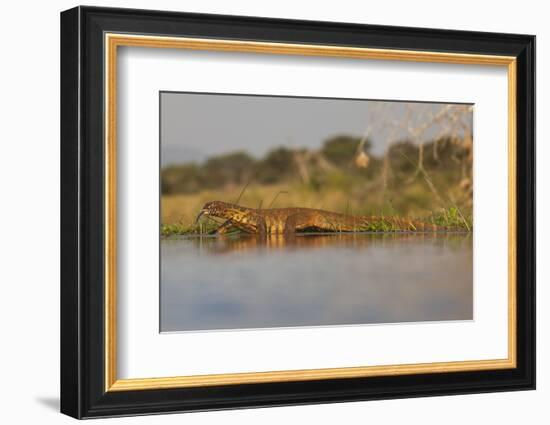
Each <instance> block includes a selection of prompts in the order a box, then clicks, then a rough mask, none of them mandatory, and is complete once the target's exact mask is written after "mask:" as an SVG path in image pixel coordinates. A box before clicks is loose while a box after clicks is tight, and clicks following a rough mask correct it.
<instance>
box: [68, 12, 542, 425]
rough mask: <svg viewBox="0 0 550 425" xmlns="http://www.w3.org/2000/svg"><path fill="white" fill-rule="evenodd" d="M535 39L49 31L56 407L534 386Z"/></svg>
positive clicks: (137, 409) (92, 15)
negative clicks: (57, 320)
mask: <svg viewBox="0 0 550 425" xmlns="http://www.w3.org/2000/svg"><path fill="white" fill-rule="evenodd" d="M534 70H535V37H534V36H530V35H518V34H495V33H479V32H464V31H450V30H437V29H418V28H402V27H391V26H369V25H355V24H343V23H329V22H313V21H293V20H277V19H265V18H252V17H238V16H219V15H201V14H186V13H175V12H161V11H144V10H129V9H108V8H94V7H77V8H74V9H71V10H68V11H65V12H63V13H62V14H61V115H62V122H61V192H62V205H61V211H62V217H61V220H62V226H61V249H62V253H61V254H62V270H61V271H62V276H61V411H62V412H63V413H65V414H68V415H71V416H73V417H76V418H91V417H103V416H120V415H137V414H148V413H162V412H177V411H180V412H186V411H198V410H214V409H230V408H243V407H258V406H275V405H292V404H307V403H328V402H339V401H352V400H370V399H383V398H398V397H415V396H433V395H448V394H463V393H478V392H489V391H509V390H524V389H534V388H535V303H534V301H535V217H534V214H535V208H534V207H535V182H534V177H535V170H534V164H535V152H534V146H535V140H534V139H535V136H534V122H535V107H534V105H535V96H534V93H535V88H534V84H535V75H534V72H535V71H534Z"/></svg>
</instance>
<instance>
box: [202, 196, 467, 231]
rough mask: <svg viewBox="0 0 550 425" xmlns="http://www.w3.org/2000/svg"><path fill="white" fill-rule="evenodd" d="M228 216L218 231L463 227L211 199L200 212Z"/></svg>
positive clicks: (410, 229) (456, 228)
mask: <svg viewBox="0 0 550 425" xmlns="http://www.w3.org/2000/svg"><path fill="white" fill-rule="evenodd" d="M203 215H207V216H211V217H218V218H222V219H224V220H226V221H225V222H224V223H223V224H222V225H221V226H220V227H219V228H218V229H217V231H216V232H217V233H225V232H227V231H228V230H229V229H230V228H238V229H239V230H241V231H243V232H246V233H254V234H260V235H265V234H285V235H292V234H294V233H295V232H299V231H318V232H365V231H366V232H368V231H378V232H452V231H464V230H463V229H461V228H459V227H451V226H436V225H434V224H429V223H422V222H419V221H415V220H410V219H406V218H399V217H376V216H354V215H348V214H339V213H335V212H330V211H324V210H316V209H312V208H270V209H255V208H247V207H242V206H240V205H237V204H230V203H227V202H222V201H212V202H207V203H206V204H205V205H204V206H203V208H202V209H201V211H200V213H199V215H198V216H197V221H198V220H199V219H200V218H201V216H203Z"/></svg>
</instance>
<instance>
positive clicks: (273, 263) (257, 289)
mask: <svg viewBox="0 0 550 425" xmlns="http://www.w3.org/2000/svg"><path fill="white" fill-rule="evenodd" d="M472 311H473V284H472V238H471V236H470V235H460V234H332V235H302V236H297V237H296V238H295V239H294V240H288V239H284V238H283V237H277V236H273V237H269V238H268V239H267V240H261V239H258V238H256V237H255V236H239V237H233V238H231V237H202V238H201V237H179V238H170V239H166V240H163V241H162V242H161V331H162V332H174V331H197V330H215V329H250V328H269V327H289V326H329V325H350V324H373V323H396V322H413V321H414V322H416V321H441V320H471V319H472V318H473V317H472Z"/></svg>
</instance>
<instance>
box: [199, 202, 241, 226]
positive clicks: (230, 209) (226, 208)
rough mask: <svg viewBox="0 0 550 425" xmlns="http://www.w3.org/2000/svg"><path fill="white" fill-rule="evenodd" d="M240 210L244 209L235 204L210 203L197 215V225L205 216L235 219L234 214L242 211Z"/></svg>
mask: <svg viewBox="0 0 550 425" xmlns="http://www.w3.org/2000/svg"><path fill="white" fill-rule="evenodd" d="M240 210H244V208H243V207H239V206H238V205H235V204H230V203H227V202H222V201H210V202H207V203H206V204H204V205H203V207H202V208H201V210H200V212H199V214H198V215H197V219H196V220H195V223H197V222H198V221H199V219H200V218H201V217H202V216H203V215H208V216H212V217H218V218H225V219H230V218H233V213H234V212H235V211H240Z"/></svg>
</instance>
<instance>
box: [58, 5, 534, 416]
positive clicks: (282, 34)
mask: <svg viewBox="0 0 550 425" xmlns="http://www.w3.org/2000/svg"><path fill="white" fill-rule="evenodd" d="M105 32H117V33H140V34H142V33H144V34H154V35H167V36H178V37H180V36H185V37H202V38H216V39H231V40H259V41H265V42H275V43H308V44H318V45H331V46H348V47H349V46H352V47H370V48H383V49H400V50H422V51H433V52H449V53H476V54H486V55H506V56H514V57H516V58H517V126H516V128H517V170H516V171H517V311H516V315H517V338H516V342H517V347H516V349H517V351H516V352H517V367H516V368H513V369H502V370H483V371H470V372H450V373H428V374H426V373H423V374H415V375H402V376H382V377H369V378H345V379H323V380H311V381H296V382H271V383H258V384H243V385H225V386H207V387H192V388H172V389H156V390H141V391H117V392H109V391H107V392H106V391H105V373H104V371H105V360H104V353H105V342H104V333H105V326H104V313H105V310H104V309H105V303H104V297H105V293H104V286H103V281H104V270H105V260H104V258H105V256H104V242H105V241H104V237H105V236H104V231H103V230H104V228H105V218H104V190H105V184H104V183H105V180H104V178H105V164H104V157H105V152H104V145H103V143H102V140H103V135H104V115H103V112H104V105H105V99H104V91H103V87H104V84H105V81H104V79H105V77H104V70H103V64H104V54H105V52H104V48H105V46H104V34H105ZM61 194H62V197H61V412H62V413H65V414H67V415H70V416H73V417H75V418H92V417H106V416H121V415H137V414H153V413H164V412H186V411H202V410H218V409H234V408H244V407H260V406H281V405H296V404H314V403H329V402H343V401H353V400H374V399H387V398H403V397H418V396H435V395H450V394H466V393H482V392H493V391H512V390H529V389H534V388H535V37H534V36H531V35H518V34H500V33H481V32H469V31H451V30H434V29H421V28H406V27H391V26H374V25H357V24H348V23H332V22H331V23H329V22H313V21H296V20H283V19H264V18H255V17H240V16H220V15H203V14H190V13H176V12H163V11H146V10H132V9H111V8H96V7H76V8H74V9H70V10H67V11H65V12H62V13H61Z"/></svg>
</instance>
